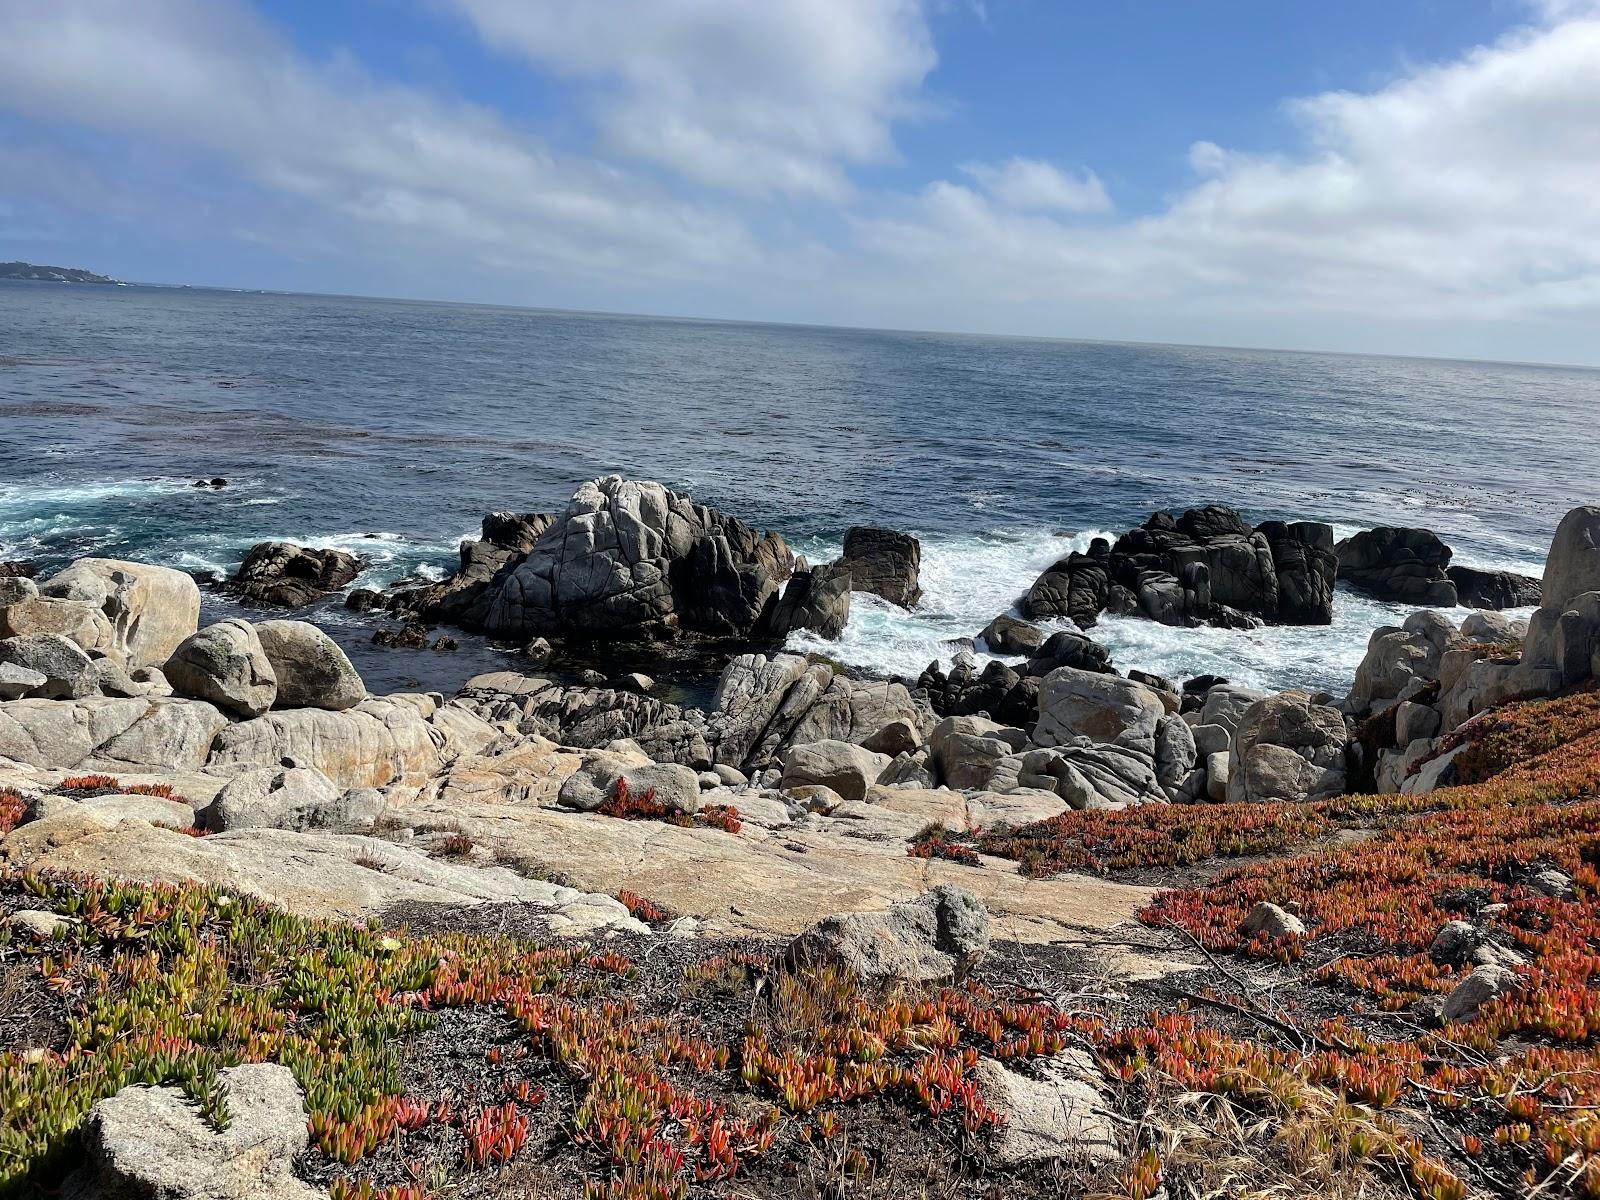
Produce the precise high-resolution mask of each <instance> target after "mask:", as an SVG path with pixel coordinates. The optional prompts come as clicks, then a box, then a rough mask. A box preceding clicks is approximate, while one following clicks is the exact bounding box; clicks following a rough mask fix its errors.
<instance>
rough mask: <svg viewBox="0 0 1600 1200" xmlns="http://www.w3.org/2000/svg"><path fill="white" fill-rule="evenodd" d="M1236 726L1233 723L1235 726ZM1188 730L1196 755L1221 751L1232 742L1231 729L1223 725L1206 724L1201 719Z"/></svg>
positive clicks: (1207, 754) (1207, 755)
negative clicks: (1191, 736)
mask: <svg viewBox="0 0 1600 1200" xmlns="http://www.w3.org/2000/svg"><path fill="white" fill-rule="evenodd" d="M1247 707H1248V706H1247ZM1237 727H1238V726H1237V724H1235V728H1237ZM1189 732H1190V734H1191V735H1193V737H1194V752H1195V755H1196V756H1197V757H1201V758H1208V757H1210V756H1211V755H1213V754H1220V753H1223V752H1225V751H1226V750H1227V749H1228V747H1229V746H1230V745H1232V744H1233V730H1232V729H1229V728H1227V727H1226V726H1224V725H1207V724H1205V723H1204V722H1203V721H1202V722H1200V723H1199V724H1195V725H1191V726H1190V727H1189Z"/></svg>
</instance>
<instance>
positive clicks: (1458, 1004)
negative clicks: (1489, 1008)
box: [1439, 964, 1517, 1021]
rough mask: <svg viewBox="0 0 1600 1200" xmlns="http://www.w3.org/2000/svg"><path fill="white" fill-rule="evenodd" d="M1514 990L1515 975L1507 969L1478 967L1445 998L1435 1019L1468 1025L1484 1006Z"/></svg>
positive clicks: (1515, 984)
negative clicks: (1462, 1022) (1502, 994)
mask: <svg viewBox="0 0 1600 1200" xmlns="http://www.w3.org/2000/svg"><path fill="white" fill-rule="evenodd" d="M1516 986H1517V974H1516V972H1515V971H1513V970H1511V969H1510V968H1509V967H1502V966H1498V965H1493V964H1491V965H1488V966H1482V967H1478V968H1476V969H1475V970H1474V971H1473V972H1472V974H1471V975H1468V976H1467V977H1466V978H1465V979H1463V980H1462V981H1461V982H1460V983H1458V984H1456V986H1455V988H1454V990H1452V991H1451V993H1450V994H1449V995H1448V996H1446V997H1445V999H1444V1006H1443V1007H1442V1008H1440V1010H1439V1016H1440V1018H1441V1019H1442V1020H1444V1021H1470V1020H1471V1019H1472V1018H1473V1017H1475V1016H1477V1015H1478V1010H1479V1009H1480V1008H1482V1007H1483V1006H1484V1005H1485V1004H1487V1003H1489V1001H1491V1000H1493V999H1494V998H1495V997H1496V996H1499V995H1500V994H1501V993H1503V992H1507V991H1510V990H1512V989H1514V988H1515V987H1516Z"/></svg>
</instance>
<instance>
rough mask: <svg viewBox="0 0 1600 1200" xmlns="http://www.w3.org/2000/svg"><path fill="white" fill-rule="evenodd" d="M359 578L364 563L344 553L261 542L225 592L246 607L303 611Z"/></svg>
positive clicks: (247, 555)
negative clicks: (260, 606)
mask: <svg viewBox="0 0 1600 1200" xmlns="http://www.w3.org/2000/svg"><path fill="white" fill-rule="evenodd" d="M359 574H361V560H360V559H358V558H357V557H356V556H355V555H354V554H347V553H346V552H345V551H343V550H315V549H310V548H308V547H305V546H296V545H294V544H293V543H291V542H260V543H258V544H256V545H254V546H252V547H251V548H250V552H249V553H248V554H246V555H245V556H244V562H242V563H241V564H240V565H239V571H238V573H237V574H236V575H235V576H234V577H233V578H232V579H230V580H228V581H227V582H226V583H224V584H222V585H221V588H222V590H223V591H226V592H229V593H231V594H233V595H236V596H238V597H239V599H240V600H242V601H244V602H245V603H246V604H256V605H263V606H275V607H282V608H301V607H303V606H305V605H307V604H310V603H311V602H312V601H313V600H318V599H321V598H322V597H323V596H326V595H328V594H329V593H330V592H336V591H338V590H339V589H340V588H342V587H346V586H348V585H349V584H350V583H351V582H353V581H354V580H355V578H356V576H357V575H359Z"/></svg>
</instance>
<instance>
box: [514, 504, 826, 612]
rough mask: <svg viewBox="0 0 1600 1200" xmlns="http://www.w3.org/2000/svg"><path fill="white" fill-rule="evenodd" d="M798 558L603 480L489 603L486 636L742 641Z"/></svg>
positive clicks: (725, 521)
mask: <svg viewBox="0 0 1600 1200" xmlns="http://www.w3.org/2000/svg"><path fill="white" fill-rule="evenodd" d="M793 573H794V556H793V554H792V553H791V552H790V550H789V548H788V546H787V545H785V544H784V541H783V539H782V538H781V537H779V536H778V535H777V534H775V533H766V534H763V533H758V532H757V531H756V530H754V529H752V528H751V527H750V526H748V525H746V524H745V523H744V522H742V521H739V520H737V519H735V518H733V517H729V516H725V515H724V514H722V513H719V512H717V511H716V510H715V509H712V508H708V507H706V506H705V505H703V504H696V503H694V501H693V500H691V499H690V498H689V497H687V496H683V495H679V494H678V493H676V492H672V491H669V490H668V489H666V488H665V487H663V486H662V485H661V484H659V483H650V482H639V481H635V480H625V479H623V478H622V477H621V476H617V475H608V476H606V477H605V478H602V479H596V480H592V481H590V482H589V483H585V484H584V485H583V486H581V487H580V488H579V489H578V490H577V492H576V493H575V494H574V495H573V497H572V501H571V503H569V504H568V506H567V509H566V511H565V512H564V513H562V514H561V516H560V517H559V518H557V520H556V523H555V524H554V525H553V526H551V527H550V529H549V530H547V531H546V532H545V533H544V534H543V535H542V536H541V537H540V538H539V540H538V542H537V543H536V544H535V546H534V548H533V550H532V552H531V553H530V554H529V555H528V557H527V558H526V559H525V560H524V561H523V562H522V563H521V564H520V565H518V566H517V567H516V569H515V570H513V571H512V572H511V573H510V574H509V575H507V576H506V578H505V579H504V581H503V582H502V583H501V584H500V585H499V586H498V588H496V589H494V590H493V592H492V594H491V595H490V596H489V600H488V605H487V609H486V613H485V621H484V628H485V629H486V631H487V632H489V633H490V634H493V635H494V636H497V637H506V638H515V639H519V640H525V639H527V638H529V637H533V636H534V635H536V634H552V633H563V634H568V635H576V636H589V637H596V638H616V637H622V636H641V635H653V634H661V633H670V632H673V631H679V630H683V631H692V632H697V633H703V634H710V635H716V636H747V635H748V634H749V633H750V632H751V631H752V630H753V629H754V628H755V626H756V623H757V622H758V621H759V620H760V618H761V616H762V615H763V613H765V611H766V609H767V606H768V605H769V604H770V603H771V602H772V600H773V598H774V596H775V595H776V593H777V590H778V587H779V585H780V584H782V583H783V582H784V581H785V580H787V579H788V578H789V577H790V575H792V574H793Z"/></svg>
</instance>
